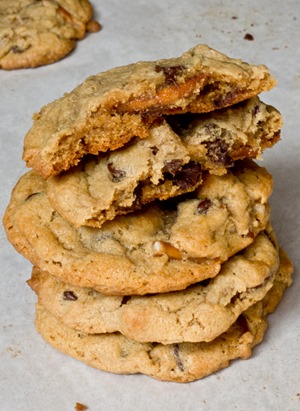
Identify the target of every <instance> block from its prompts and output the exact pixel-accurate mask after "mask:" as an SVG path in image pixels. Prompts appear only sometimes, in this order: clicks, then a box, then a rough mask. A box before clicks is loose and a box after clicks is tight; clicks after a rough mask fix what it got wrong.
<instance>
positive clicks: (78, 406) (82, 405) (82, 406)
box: [75, 402, 88, 411]
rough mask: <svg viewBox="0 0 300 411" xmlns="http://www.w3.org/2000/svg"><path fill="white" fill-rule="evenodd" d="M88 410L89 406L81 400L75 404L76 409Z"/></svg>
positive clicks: (76, 410)
mask: <svg viewBox="0 0 300 411" xmlns="http://www.w3.org/2000/svg"><path fill="white" fill-rule="evenodd" d="M85 410H88V407H87V406H86V405H84V404H81V403H80V402H76V404H75V411H85Z"/></svg>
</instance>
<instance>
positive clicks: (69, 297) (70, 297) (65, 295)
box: [63, 291, 78, 301]
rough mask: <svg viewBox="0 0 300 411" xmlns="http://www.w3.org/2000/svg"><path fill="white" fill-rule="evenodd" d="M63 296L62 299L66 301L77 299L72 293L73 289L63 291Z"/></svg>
mask: <svg viewBox="0 0 300 411" xmlns="http://www.w3.org/2000/svg"><path fill="white" fill-rule="evenodd" d="M63 298H64V300H67V301H76V300H78V297H77V295H76V294H74V292H73V291H64V293H63Z"/></svg>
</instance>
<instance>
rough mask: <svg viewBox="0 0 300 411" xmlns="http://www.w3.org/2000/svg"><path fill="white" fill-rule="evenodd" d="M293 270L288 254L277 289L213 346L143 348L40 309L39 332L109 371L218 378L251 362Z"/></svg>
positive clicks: (179, 378)
mask: <svg viewBox="0 0 300 411" xmlns="http://www.w3.org/2000/svg"><path fill="white" fill-rule="evenodd" d="M292 272H293V268H292V265H291V263H290V261H289V259H288V257H287V256H286V254H285V253H284V252H283V254H282V260H281V262H280V267H279V270H278V271H277V274H276V277H275V281H274V285H273V287H272V288H271V289H270V291H269V292H268V293H267V294H266V295H265V297H264V298H263V299H262V300H261V301H259V302H257V303H256V304H254V305H253V306H251V307H249V308H248V309H247V310H246V311H244V312H243V313H242V314H241V315H240V316H239V317H238V319H237V321H236V322H235V323H234V324H233V325H232V326H231V327H230V328H229V329H228V330H227V331H226V332H225V333H223V334H221V335H220V336H219V337H217V338H216V339H214V340H213V341H210V342H200V343H179V344H167V345H163V344H159V343H154V342H148V343H140V342H136V341H133V340H130V339H128V338H126V337H124V336H123V335H122V334H118V333H112V334H109V333H108V334H94V335H93V334H86V333H81V332H78V331H75V330H73V329H71V328H68V327H67V326H65V325H64V324H63V323H61V322H60V321H59V320H57V319H56V318H55V317H54V316H52V315H51V314H50V313H49V312H48V311H47V310H46V309H45V308H44V307H43V306H42V305H40V304H37V307H36V322H35V324H36V328H37V330H38V332H39V333H40V334H41V336H42V337H43V338H44V339H45V340H46V341H47V342H48V343H49V344H50V345H51V346H53V347H54V348H56V349H57V350H59V351H61V352H63V353H65V354H67V355H70V356H72V357H74V358H76V359H77V360H80V361H83V362H85V363H86V364H88V365H90V366H92V367H95V368H98V369H100V370H104V371H110V372H113V373H119V374H133V373H142V374H146V375H149V376H151V377H154V378H156V379H159V380H164V381H173V382H190V381H195V380H197V379H200V378H203V377H205V376H207V375H209V374H212V373H214V372H217V371H218V370H221V369H222V368H225V367H227V366H228V365H229V363H230V361H232V360H234V359H237V358H241V359H247V358H249V357H251V355H252V349H253V347H255V346H256V345H257V344H259V343H260V342H261V341H262V340H263V337H264V334H265V331H266V329H267V320H266V316H267V315H268V314H269V313H271V312H273V311H274V310H275V308H276V306H277V304H278V303H279V302H280V300H281V298H282V295H283V293H284V290H285V289H286V287H287V286H289V285H290V284H291V281H292Z"/></svg>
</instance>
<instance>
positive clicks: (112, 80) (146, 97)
mask: <svg viewBox="0 0 300 411" xmlns="http://www.w3.org/2000/svg"><path fill="white" fill-rule="evenodd" d="M274 85H275V79H274V78H273V77H272V75H271V74H270V72H269V70H268V69H267V68H266V67H265V66H263V65H258V66H255V65H250V64H247V63H245V62H242V61H241V60H237V59H234V58H229V57H227V56H225V55H224V54H222V53H219V52H217V51H215V50H213V49H211V48H209V47H208V46H205V45H198V46H196V47H194V48H192V49H190V50H189V51H187V52H186V53H184V54H183V55H182V56H180V57H178V58H171V59H164V60H158V61H150V62H138V63H133V64H130V65H127V66H123V67H117V68H113V69H111V70H109V71H107V72H104V73H99V74H97V75H94V76H91V77H89V78H87V79H86V80H85V81H84V82H83V83H82V84H80V85H79V86H77V87H76V88H75V89H74V90H73V91H71V92H70V93H67V94H65V95H64V96H63V97H61V98H60V99H58V100H56V101H54V102H52V103H50V104H48V105H46V106H45V107H43V108H42V109H41V110H40V112H39V113H37V114H35V116H34V123H33V126H32V128H31V129H30V130H29V131H28V133H27V135H26V137H25V143H24V153H23V159H24V160H25V161H26V163H27V166H28V167H32V168H34V169H35V171H37V172H38V173H40V174H41V175H42V176H43V177H44V178H48V177H50V176H52V175H57V174H59V173H60V172H61V171H63V170H67V169H69V168H70V167H71V166H74V165H76V164H77V163H78V162H79V161H80V159H81V158H82V157H83V156H84V155H85V154H88V153H90V154H98V153H99V152H105V151H107V150H114V149H117V148H119V147H122V146H123V145H124V144H125V143H127V142H128V141H129V140H131V138H132V137H136V136H137V137H139V138H145V137H148V136H149V130H150V128H151V127H152V126H153V124H154V123H155V122H156V121H157V119H161V118H162V116H166V115H174V114H180V113H186V112H192V113H201V112H209V111H214V110H216V109H221V108H223V107H228V106H231V105H233V104H235V103H238V102H240V101H243V100H246V99H248V98H251V97H254V96H256V95H258V94H259V93H260V92H262V91H267V90H269V89H271V88H272V87H273V86H274Z"/></svg>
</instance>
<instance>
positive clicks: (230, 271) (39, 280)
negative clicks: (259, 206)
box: [28, 227, 279, 344]
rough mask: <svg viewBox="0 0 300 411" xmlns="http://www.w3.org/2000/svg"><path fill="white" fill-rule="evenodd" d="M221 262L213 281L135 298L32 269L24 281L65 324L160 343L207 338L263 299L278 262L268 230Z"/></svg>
mask: <svg viewBox="0 0 300 411" xmlns="http://www.w3.org/2000/svg"><path fill="white" fill-rule="evenodd" d="M270 230H271V227H269V229H268V231H266V233H265V232H262V233H260V234H259V235H258V236H257V237H256V239H255V241H254V243H252V244H251V245H250V246H248V247H247V248H246V249H245V250H243V251H242V252H240V253H239V254H238V255H235V256H233V257H231V258H230V259H229V260H228V261H227V262H225V263H224V264H223V265H222V268H221V271H220V273H219V274H218V275H217V276H216V277H215V278H214V279H212V280H206V281H205V282H204V283H199V284H196V285H194V286H190V287H189V288H187V289H186V290H183V291H175V292H170V293H165V294H156V295H147V296H142V297H137V296H125V297H117V296H106V295H104V294H101V293H98V292H96V291H95V290H93V289H91V288H80V287H74V286H72V285H70V284H66V283H63V282H61V281H59V280H58V279H57V278H56V277H54V276H51V275H49V274H48V273H45V272H42V271H40V270H39V269H38V268H37V267H34V269H33V272H32V277H31V279H30V280H29V281H28V284H29V285H30V287H31V288H32V289H33V290H34V291H35V292H36V294H37V296H38V302H39V303H40V304H42V305H43V306H44V307H45V308H46V309H47V310H48V311H49V313H51V314H52V315H54V316H55V317H56V318H57V319H58V320H60V321H61V322H62V323H64V324H65V325H66V326H68V327H69V328H73V329H75V330H78V331H80V332H84V333H88V334H101V333H112V332H116V331H119V332H120V333H121V334H123V335H125V336H126V337H128V338H130V339H132V340H135V341H140V342H149V341H155V342H160V343H162V344H171V343H179V342H200V341H206V342H208V341H211V340H213V339H215V338H216V337H218V336H219V335H220V334H222V333H223V332H225V331H226V330H227V329H228V328H229V327H230V326H231V325H232V324H233V323H234V322H235V321H236V319H237V318H238V316H239V315H240V314H241V313H242V312H243V311H245V310H246V309H247V308H249V307H250V306H251V305H253V304H254V303H256V302H257V301H260V300H262V298H263V297H264V296H265V295H266V293H267V292H268V291H269V290H270V288H271V287H272V285H273V283H274V278H275V273H276V271H277V270H278V266H279V256H278V250H277V245H276V244H273V241H272V240H270V238H269V235H270V236H271V233H269V231H270Z"/></svg>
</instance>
